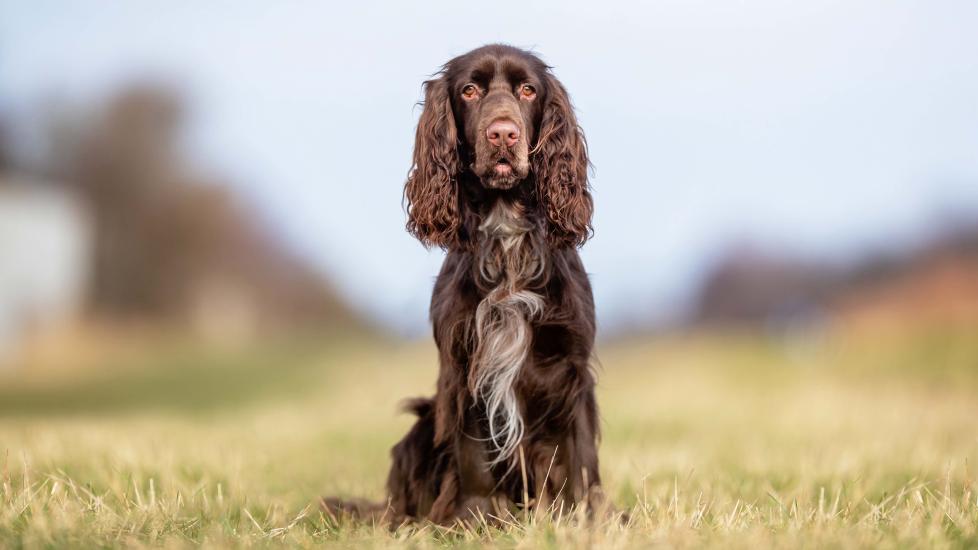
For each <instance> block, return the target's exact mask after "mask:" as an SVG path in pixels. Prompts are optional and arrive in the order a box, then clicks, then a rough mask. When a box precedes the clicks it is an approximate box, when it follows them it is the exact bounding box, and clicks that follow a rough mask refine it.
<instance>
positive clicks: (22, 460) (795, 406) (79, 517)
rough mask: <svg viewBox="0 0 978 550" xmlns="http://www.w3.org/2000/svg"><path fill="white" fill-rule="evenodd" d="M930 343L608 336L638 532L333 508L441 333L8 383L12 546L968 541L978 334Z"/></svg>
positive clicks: (603, 399) (975, 529)
mask: <svg viewBox="0 0 978 550" xmlns="http://www.w3.org/2000/svg"><path fill="white" fill-rule="evenodd" d="M935 338H936V337H934V336H922V337H920V338H915V339H909V340H908V339H905V340H900V341H898V342H890V343H875V344H874V343H869V344H865V345H854V344H842V343H840V342H825V343H823V344H822V345H820V346H817V347H808V346H793V347H787V348H786V347H784V346H779V345H775V344H772V343H769V342H766V341H764V340H760V339H757V338H749V337H725V338H721V337H711V338H685V339H679V338H677V339H665V340H653V341H632V342H620V343H616V344H607V345H604V346H602V347H601V348H600V349H599V358H600V362H601V365H602V367H601V372H600V389H599V402H600V404H601V407H602V417H603V430H604V436H603V441H602V446H601V460H602V473H603V478H604V482H605V487H606V490H607V492H608V494H609V495H610V496H611V497H612V498H613V500H614V501H615V503H616V504H617V506H618V507H619V508H621V509H625V510H628V511H629V512H630V516H631V518H630V521H629V523H627V524H625V525H621V524H619V523H618V522H614V521H604V520H601V521H597V522H594V523H587V522H583V521H581V520H580V518H579V517H578V516H576V515H575V514H573V513H569V514H566V515H564V516H563V517H559V518H557V519H555V520H549V519H548V520H543V519H537V520H531V521H522V520H518V521H515V522H513V523H512V524H511V525H508V526H506V527H504V528H484V527H482V528H472V527H462V526H456V527H453V528H441V527H436V526H433V525H425V524H421V525H414V526H407V527H403V528H401V529H398V530H397V531H394V532H390V531H388V530H387V529H384V528H379V527H373V526H370V525H357V524H354V523H350V522H346V521H340V522H336V521H334V520H332V519H331V518H328V517H324V516H323V515H322V514H320V512H319V510H318V509H317V508H316V507H315V506H314V505H312V503H313V502H314V501H315V499H316V498H317V497H318V496H320V495H324V494H330V495H340V496H362V497H369V498H381V496H382V489H383V481H384V478H385V476H386V468H387V466H388V449H389V447H390V446H391V445H392V444H393V443H394V442H395V441H396V440H397V438H398V437H399V436H400V435H401V434H403V433H404V431H405V430H406V429H407V427H408V425H409V422H410V418H408V417H406V416H403V415H398V414H397V413H396V405H397V402H398V401H399V400H400V399H402V398H404V397H407V396H412V395H420V394H426V393H429V392H430V391H431V389H432V387H433V382H434V377H435V373H436V367H435V354H434V350H433V346H432V345H431V344H428V343H424V344H415V345H406V344H405V345H401V344H391V343H374V342H365V341H362V340H349V339H347V340H346V341H344V342H343V343H341V344H337V343H335V342H332V343H330V342H327V343H309V342H305V343H304V344H302V345H299V346H296V345H287V344H284V343H283V344H278V345H272V346H265V347H264V348H263V349H261V350H257V351H255V350H252V351H251V352H249V353H240V352H239V353H228V352H224V353H220V352H215V351H209V350H202V349H198V348H192V347H190V348H181V349H179V350H177V351H171V352H164V353H154V354H153V355H152V357H151V358H149V359H146V360H144V361H142V362H135V363H134V364H133V365H129V366H127V365H113V366H110V367H107V368H105V369H101V370H95V371H94V372H90V373H74V374H72V375H71V376H70V377H67V376H66V377H54V379H53V380H52V377H43V378H40V379H33V378H31V377H22V378H24V379H19V378H18V379H12V378H6V379H3V380H2V381H0V547H3V548H19V547H84V548H88V547H113V546H168V547H180V546H196V545H201V544H203V545H206V546H211V547H224V546H260V547H264V546H279V545H285V546H295V545H302V546H307V545H308V546H312V545H320V544H327V545H338V546H346V547H353V546H355V547H361V546H368V547H380V548H388V547H420V548H426V547H445V546H454V545H464V546H472V547H475V546H482V545H501V546H520V547H537V546H544V547H552V548H567V547H593V546H601V547H635V546H661V547H675V546H692V547H700V546H716V547H723V548H727V547H770V546H775V547H787V548H799V547H865V548H879V547H884V548H886V547H926V548H935V547H936V548H968V547H976V546H978V486H976V474H975V469H976V467H978V346H976V345H975V341H974V339H973V338H971V337H970V335H959V336H958V337H947V336H942V337H939V338H936V339H935ZM137 363H138V364H137ZM129 367H131V368H129Z"/></svg>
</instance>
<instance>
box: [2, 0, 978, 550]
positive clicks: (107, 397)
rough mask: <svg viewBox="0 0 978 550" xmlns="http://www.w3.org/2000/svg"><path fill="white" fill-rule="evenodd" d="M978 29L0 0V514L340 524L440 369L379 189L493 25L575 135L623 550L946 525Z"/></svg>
mask: <svg viewBox="0 0 978 550" xmlns="http://www.w3.org/2000/svg"><path fill="white" fill-rule="evenodd" d="M975 29H978V3H975V2H973V1H969V0H932V1H928V2H909V1H907V2H904V1H900V0H865V1H859V2H853V1H844V0H811V1H807V2H782V1H777V0H750V1H743V2H729V1H727V2H706V1H698V0H657V1H655V2H644V3H617V2H608V1H603V2H579V1H560V2H557V1H553V2H522V3H511V2H494V3H492V5H491V6H489V5H488V4H485V3H482V4H480V3H457V2H452V3H449V2H433V3H425V4H424V7H419V4H418V3H412V2H395V1H381V2H339V3H336V2H334V3H325V2H273V3H270V2H257V1H235V2H206V3H204V2H185V1H170V2H165V3H152V2H73V1H58V2H54V1H50V0H32V1H30V2H15V1H6V0H0V547H4V546H9V547H14V548H18V547H32V546H37V547H79V546H80V547H89V546H91V547H108V546H115V545H120V544H121V545H129V546H143V545H145V544H146V543H160V545H164V544H166V545H168V546H186V545H187V544H193V543H202V542H212V543H213V544H212V545H214V546H224V545H227V546H236V545H239V544H240V543H241V542H242V540H243V538H244V539H247V538H248V537H253V538H252V539H250V540H252V541H253V542H259V543H260V544H261V545H262V546H265V545H266V541H269V540H270V537H273V538H274V537H283V538H281V539H276V540H285V541H286V542H287V543H288V544H290V545H291V546H298V545H309V544H313V543H317V542H323V541H330V540H339V541H343V540H345V539H344V537H353V538H356V537H361V536H364V534H363V533H364V532H362V531H359V530H353V531H349V530H343V529H340V530H336V529H335V525H333V524H332V523H330V522H328V521H327V520H326V519H324V518H323V517H322V516H319V517H318V519H317V518H316V514H315V513H314V512H313V513H312V515H310V516H308V517H307V516H306V514H307V512H308V511H309V510H310V508H308V506H309V504H310V502H313V499H315V498H317V497H318V496H319V495H323V494H332V495H341V496H361V497H369V498H377V499H379V498H382V495H383V489H382V483H383V479H384V476H385V471H386V469H387V468H388V454H387V450H388V449H389V448H390V446H391V445H392V444H393V443H394V442H395V441H397V439H398V438H400V437H401V436H402V435H403V434H404V433H405V430H406V429H407V428H408V426H409V424H410V422H411V419H410V418H409V417H407V416H405V415H397V414H396V406H397V403H398V401H399V400H400V399H403V398H405V397H409V396H414V395H424V394H430V393H431V392H432V391H433V389H434V383H435V377H436V373H437V357H436V353H435V348H434V344H433V342H432V341H431V336H430V326H429V323H428V319H427V309H428V301H429V299H430V295H431V290H432V285H433V282H434V278H435V275H436V274H437V272H438V268H439V265H440V264H441V261H442V259H443V253H442V252H440V251H438V250H431V251H426V250H425V249H424V248H423V247H422V246H421V245H419V244H418V243H417V242H416V241H415V240H413V239H412V238H411V237H410V236H409V235H408V234H407V233H406V231H405V230H404V223H405V213H404V210H403V207H402V204H401V197H402V186H403V182H404V179H405V177H406V175H407V171H408V168H409V163H410V158H411V149H412V145H413V137H414V129H415V124H416V122H417V119H418V117H419V115H420V110H419V108H418V106H417V104H416V103H417V101H418V100H419V99H420V98H421V83H422V81H423V80H425V79H426V78H427V77H428V76H429V75H431V74H432V73H433V72H435V71H437V70H438V68H439V67H440V66H441V64H442V63H444V62H445V61H447V60H448V59H450V58H451V57H453V56H455V55H459V54H462V53H464V52H466V51H468V50H470V49H472V48H474V47H477V46H480V45H482V44H485V43H489V42H507V43H510V44H513V45H516V46H521V47H525V48H530V49H532V50H533V51H536V52H538V53H539V54H540V55H541V56H542V57H543V59H544V60H545V61H546V62H548V63H549V64H551V65H553V67H554V72H555V73H556V74H557V75H558V76H559V78H560V79H561V80H562V81H563V83H564V84H565V85H566V86H567V89H568V90H569V91H570V93H571V95H572V99H573V101H574V103H575V105H576V108H577V112H578V115H579V119H580V122H581V124H582V126H583V128H584V129H585V132H586V134H587V138H588V142H589V146H590V153H591V159H592V160H593V164H594V173H593V178H592V182H593V187H594V198H595V204H596V213H595V219H594V226H595V230H596V233H595V236H594V238H593V239H592V240H591V241H589V242H588V243H587V245H586V246H585V247H584V248H583V250H582V256H583V259H584V262H585V265H586V267H587V269H588V271H589V272H590V276H591V280H592V283H593V287H594V294H595V300H596V305H597V315H598V324H599V343H598V346H597V353H596V355H597V357H596V362H597V363H598V364H599V365H600V375H599V385H598V402H599V403H600V405H601V411H602V429H603V430H602V431H603V439H602V446H601V461H602V463H601V464H602V477H603V482H604V485H605V487H606V489H607V492H608V494H610V495H611V496H612V498H613V499H614V500H615V502H616V503H617V504H619V505H620V506H623V507H624V509H629V507H634V508H631V510H632V518H634V519H636V522H635V523H634V524H633V525H632V528H631V529H630V530H628V531H623V532H622V533H621V535H622V536H634V537H636V538H635V539H630V542H629V541H626V542H622V543H621V544H616V545H615V546H617V547H631V546H647V545H648V541H649V540H653V539H654V540H658V541H662V542H665V544H664V546H680V545H681V544H674V543H676V542H681V541H684V540H685V541H688V540H689V539H688V538H686V537H689V536H691V535H695V533H697V532H702V531H699V530H701V529H704V528H705V530H706V532H707V533H713V534H715V535H716V536H721V537H722V536H730V535H732V536H734V537H738V536H740V535H742V534H745V533H746V534H752V536H755V537H758V538H757V539H756V540H758V541H759V543H758V544H751V547H754V548H757V547H763V546H765V545H766V544H765V541H766V542H767V543H768V544H771V543H772V541H777V540H781V543H780V544H773V545H774V546H778V547H798V546H811V545H813V544H814V545H815V546H825V547H832V548H835V547H840V546H842V545H840V544H838V543H839V542H840V541H849V542H851V541H852V540H853V539H852V537H853V536H854V535H856V534H859V535H860V536H862V537H863V538H862V539H861V540H862V541H863V543H864V544H863V545H862V546H861V547H867V548H875V547H881V546H883V547H885V546H893V547H906V546H910V547H918V546H919V547H959V546H960V547H972V546H975V545H976V544H978V523H976V522H975V518H976V517H978V514H976V511H975V506H978V504H976V503H975V498H974V495H975V494H978V480H976V479H975V478H974V474H973V472H974V466H973V465H974V464H975V462H976V461H978V438H976V434H978V415H976V414H975V411H978V35H976V32H975ZM969 464H971V468H970V469H969V466H968V465H969ZM832 503H834V504H832ZM304 517H305V520H303V521H300V519H302V518H304ZM643 518H644V519H643ZM704 526H705V527H704ZM426 529H427V528H423V529H421V530H419V531H417V532H415V538H414V539H404V538H398V539H397V540H394V539H392V538H390V537H391V535H390V533H388V532H386V531H385V530H382V529H381V530H377V531H375V532H373V531H367V533H368V536H375V537H376V539H375V540H373V546H377V547H385V548H386V547H390V546H392V545H405V544H414V542H418V544H417V546H418V547H425V546H426V544H427V545H429V546H430V545H434V546H438V547H444V546H445V544H446V539H442V538H438V537H434V538H428V539H425V538H424V537H429V535H430V533H428V532H427V531H426ZM585 531H587V530H585ZM615 531H616V532H618V530H617V529H615ZM369 533H374V534H373V535H369ZM725 534H726V535H725ZM519 536H523V535H522V534H520V535H519ZM288 537H293V538H288ZM582 537H583V538H581V541H582V542H581V543H580V544H579V546H581V547H591V546H592V544H591V542H592V539H591V538H590V533H583V534H582ZM649 537H652V539H650V538H649ZM673 537H677V538H673ZM772 537H773V538H772ZM777 537H784V538H783V539H778V538H777ZM886 537H890V538H886ZM969 537H970V538H969ZM545 538H546V537H545ZM426 540H427V541H428V542H427V543H426V542H425V541H426ZM513 540H518V539H513ZM558 540H559V541H563V540H564V539H562V538H553V537H550V538H546V541H550V542H549V543H548V544H550V545H551V546H553V545H555V544H561V543H555V542H554V541H558ZM404 541H411V542H407V543H405V542H404ZM546 541H542V540H541V543H543V542H546ZM643 541H644V542H643ZM802 541H804V542H802ZM812 541H816V542H814V543H813V542H812ZM818 541H822V542H823V544H819V542H818ZM887 541H889V544H886V542H887ZM361 542H364V541H362V540H361ZM429 543H430V544H429ZM504 544H509V543H508V542H505V541H504ZM741 545H743V544H741ZM347 546H349V544H347ZM570 546H573V544H566V545H564V547H570ZM692 546H694V547H701V546H702V545H701V544H693V545H692ZM721 546H723V547H729V546H730V545H721Z"/></svg>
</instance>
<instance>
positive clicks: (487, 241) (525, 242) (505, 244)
mask: <svg viewBox="0 0 978 550" xmlns="http://www.w3.org/2000/svg"><path fill="white" fill-rule="evenodd" d="M532 230H533V224H532V223H531V222H530V221H529V220H528V219H527V218H526V215H525V213H524V212H523V209H522V207H520V206H519V205H517V204H510V203H507V202H504V201H499V202H497V203H496V204H495V206H493V208H492V210H490V211H489V214H488V215H487V216H486V218H485V219H484V220H483V221H482V223H481V224H480V225H479V239H480V253H479V258H478V268H479V269H478V276H479V278H480V282H481V283H483V284H484V285H485V286H486V287H489V288H492V287H496V286H500V285H503V286H507V287H510V288H514V287H519V286H525V285H526V284H528V283H530V282H531V281H533V280H534V279H536V278H538V277H539V276H540V273H541V268H542V267H543V261H542V257H541V255H540V254H539V253H538V251H536V250H535V247H534V246H533V239H531V238H530V237H531V236H530V232H531V231H532Z"/></svg>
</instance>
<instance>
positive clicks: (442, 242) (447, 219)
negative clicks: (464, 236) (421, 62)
mask: <svg viewBox="0 0 978 550" xmlns="http://www.w3.org/2000/svg"><path fill="white" fill-rule="evenodd" d="M424 90H425V99H424V111H422V113H421V119H420V120H419V121H418V129H417V133H416V134H415V139H414V159H413V164H412V166H411V171H410V173H409V174H408V179H407V183H405V184H404V199H405V201H406V202H407V213H408V221H407V230H408V232H409V233H411V234H412V235H414V236H415V237H417V239H418V240H419V241H421V243H422V244H424V245H425V246H432V245H435V246H440V247H442V248H446V249H447V248H453V247H456V246H457V245H458V244H459V237H458V231H459V226H460V225H461V219H460V217H459V205H458V174H459V172H460V171H461V169H460V167H461V163H460V161H459V154H458V135H457V131H456V129H455V115H454V114H453V113H452V104H451V100H450V99H449V94H448V83H447V82H446V81H445V78H444V77H440V78H437V79H433V80H428V81H426V82H425V83H424Z"/></svg>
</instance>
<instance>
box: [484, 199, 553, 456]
mask: <svg viewBox="0 0 978 550" xmlns="http://www.w3.org/2000/svg"><path fill="white" fill-rule="evenodd" d="M532 227H533V226H532V224H531V223H530V222H529V221H528V220H527V219H526V218H525V217H524V216H523V213H522V211H521V209H520V207H519V206H516V205H511V204H507V203H505V202H503V201H500V202H498V203H497V204H496V206H495V207H494V208H493V210H492V211H491V212H490V213H489V215H488V216H486V218H485V220H484V221H483V223H482V224H481V225H480V226H479V232H480V235H479V238H480V242H481V243H482V244H481V248H480V253H479V258H478V262H479V265H478V268H479V275H480V276H481V277H482V278H483V281H484V282H486V283H488V284H490V285H493V287H492V290H491V291H490V292H489V293H488V294H487V295H486V296H485V298H483V299H482V301H481V302H480V303H479V306H478V308H477V309H476V316H475V330H476V334H475V336H476V349H475V354H474V360H473V363H472V369H471V371H470V374H469V389H470V391H471V392H472V394H473V395H474V396H475V397H476V398H480V399H482V400H483V401H484V403H485V406H486V412H487V416H488V418H487V420H488V425H489V442H490V444H491V445H492V446H493V447H495V450H496V451H497V452H496V455H495V456H494V458H493V460H492V463H497V462H502V461H504V460H507V459H508V458H509V457H511V456H512V455H513V453H514V451H515V450H516V448H517V446H518V445H519V442H520V440H521V439H522V437H523V430H524V427H523V426H524V419H523V414H522V411H521V407H520V402H519V399H518V398H517V395H516V391H515V384H516V382H517V380H518V379H519V374H520V371H521V369H522V368H523V366H524V365H525V363H526V362H527V360H528V359H529V356H530V351H531V347H532V330H531V327H530V322H531V321H532V320H533V319H535V318H537V317H539V316H540V314H541V313H542V311H543V307H544V300H543V297H542V296H540V294H538V293H536V292H533V291H530V290H528V289H527V288H526V287H527V285H528V284H529V283H530V282H531V281H533V280H534V279H536V278H537V277H539V275H540V273H541V271H542V270H543V267H544V264H543V259H542V256H541V255H540V254H538V253H537V251H535V250H534V249H533V246H532V245H531V242H530V239H529V236H528V233H529V232H530V230H531V229H532Z"/></svg>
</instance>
